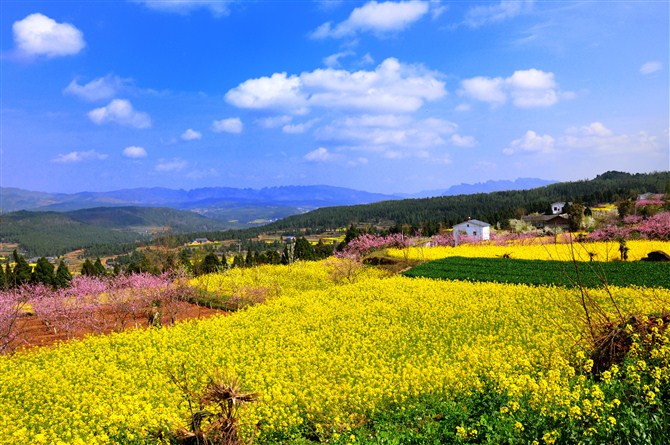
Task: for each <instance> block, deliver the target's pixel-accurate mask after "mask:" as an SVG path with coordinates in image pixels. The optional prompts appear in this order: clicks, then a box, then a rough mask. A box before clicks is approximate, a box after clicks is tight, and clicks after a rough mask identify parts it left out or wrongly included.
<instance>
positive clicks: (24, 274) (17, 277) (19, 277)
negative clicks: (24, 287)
mask: <svg viewBox="0 0 670 445" xmlns="http://www.w3.org/2000/svg"><path fill="white" fill-rule="evenodd" d="M12 256H13V257H14V282H15V283H16V285H17V286H18V285H21V284H24V283H28V282H29V281H30V278H31V275H32V273H33V271H32V268H31V267H30V264H28V262H27V261H26V260H25V258H23V257H22V256H21V255H19V254H18V252H17V251H16V249H15V250H14V252H13V253H12Z"/></svg>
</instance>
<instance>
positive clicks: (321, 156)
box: [305, 147, 336, 162]
mask: <svg viewBox="0 0 670 445" xmlns="http://www.w3.org/2000/svg"><path fill="white" fill-rule="evenodd" d="M335 158H336V156H335V155H334V154H332V153H331V152H329V151H328V149H327V148H324V147H319V148H317V149H316V150H313V151H310V152H309V153H307V154H306V155H305V160H307V161H310V162H330V161H332V160H334V159H335Z"/></svg>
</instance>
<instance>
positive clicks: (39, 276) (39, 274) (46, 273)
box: [31, 257, 56, 287]
mask: <svg viewBox="0 0 670 445" xmlns="http://www.w3.org/2000/svg"><path fill="white" fill-rule="evenodd" d="M31 281H32V282H33V283H42V284H44V285H45V286H51V287H55V285H56V276H55V275H54V265H53V264H51V263H50V262H49V260H47V259H46V258H45V257H42V258H40V259H39V260H37V264H36V265H35V271H34V272H33V274H32V280H31Z"/></svg>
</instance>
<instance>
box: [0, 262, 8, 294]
mask: <svg viewBox="0 0 670 445" xmlns="http://www.w3.org/2000/svg"><path fill="white" fill-rule="evenodd" d="M2 289H7V277H6V276H5V269H4V268H3V267H2V264H0V290H2Z"/></svg>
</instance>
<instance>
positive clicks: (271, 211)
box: [0, 178, 556, 227]
mask: <svg viewBox="0 0 670 445" xmlns="http://www.w3.org/2000/svg"><path fill="white" fill-rule="evenodd" d="M554 182H556V181H547V180H543V179H531V178H521V179H517V180H515V181H487V182H484V183H478V184H460V185H456V186H453V187H450V188H448V189H446V190H433V191H425V192H421V193H415V194H402V195H399V194H394V195H391V194H381V193H369V192H364V191H359V190H353V189H348V188H343V187H331V186H326V185H313V186H285V187H269V188H263V189H249V188H245V189H239V188H231V187H207V188H197V189H193V190H174V189H168V188H161V187H154V188H134V189H123V190H114V191H110V192H80V193H71V194H68V193H48V192H34V191H28V190H23V189H19V188H11V187H3V188H0V211H1V212H2V213H8V212H15V211H18V210H35V211H56V212H66V211H72V210H81V209H90V208H96V207H128V206H138V207H167V208H171V209H175V210H187V211H191V212H196V213H198V214H201V215H203V216H207V217H209V218H213V219H217V220H219V221H223V222H226V223H229V224H230V225H231V227H240V226H247V225H254V224H258V223H262V222H268V221H271V220H276V219H281V218H285V217H287V216H290V215H295V214H299V213H304V212H307V211H310V210H314V209H317V208H322V207H333V206H348V205H357V204H371V203H374V202H379V201H389V200H397V199H405V198H422V197H429V196H452V195H459V194H472V193H488V192H493V191H502V190H524V189H531V188H535V187H541V186H544V185H548V184H552V183H554Z"/></svg>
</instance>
